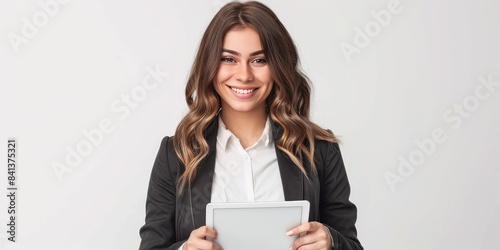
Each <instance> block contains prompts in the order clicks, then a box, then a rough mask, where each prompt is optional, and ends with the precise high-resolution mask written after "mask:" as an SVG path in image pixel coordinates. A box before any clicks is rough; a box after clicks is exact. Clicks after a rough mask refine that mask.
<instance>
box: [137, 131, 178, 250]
mask: <svg viewBox="0 0 500 250" xmlns="http://www.w3.org/2000/svg"><path fill="white" fill-rule="evenodd" d="M171 139H172V138H170V139H169V137H168V136H167V137H165V138H163V140H162V142H161V145H160V150H159V151H158V154H157V156H156V159H155V162H154V165H153V169H152V171H151V177H150V180H149V187H148V193H147V198H146V220H145V224H144V226H142V227H141V229H140V230H139V234H140V236H141V244H140V247H139V249H140V250H153V249H158V250H159V249H162V250H165V249H172V250H174V249H178V248H179V247H180V246H181V245H182V243H184V241H181V242H176V232H175V203H176V181H174V179H175V178H176V177H175V176H174V175H172V171H171V169H170V166H169V164H168V163H169V161H168V156H169V155H171V156H172V154H169V153H168V150H171V151H172V152H173V148H169V147H172V144H171V143H169V140H171Z"/></svg>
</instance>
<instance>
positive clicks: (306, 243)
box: [286, 221, 332, 250]
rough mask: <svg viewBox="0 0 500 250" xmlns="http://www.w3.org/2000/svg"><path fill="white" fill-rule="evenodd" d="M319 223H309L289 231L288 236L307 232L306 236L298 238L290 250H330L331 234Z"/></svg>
mask: <svg viewBox="0 0 500 250" xmlns="http://www.w3.org/2000/svg"><path fill="white" fill-rule="evenodd" d="M327 230H328V229H327V228H326V227H325V226H323V224H321V223H319V222H315V221H313V222H307V223H304V224H302V225H300V226H298V227H295V228H293V229H291V230H290V231H288V232H287V233H286V234H287V235H288V236H293V235H297V234H300V233H305V232H307V234H306V235H304V236H301V237H299V238H297V239H296V240H295V241H294V242H293V244H292V247H290V250H297V249H298V250H330V249H331V248H332V240H331V239H330V232H328V231H327Z"/></svg>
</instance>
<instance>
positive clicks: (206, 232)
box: [191, 226, 217, 239]
mask: <svg viewBox="0 0 500 250" xmlns="http://www.w3.org/2000/svg"><path fill="white" fill-rule="evenodd" d="M191 235H194V236H195V237H197V238H204V237H210V238H212V239H217V232H216V231H215V230H213V229H212V228H210V227H207V226H202V227H200V228H198V229H196V230H194V231H192V232H191Z"/></svg>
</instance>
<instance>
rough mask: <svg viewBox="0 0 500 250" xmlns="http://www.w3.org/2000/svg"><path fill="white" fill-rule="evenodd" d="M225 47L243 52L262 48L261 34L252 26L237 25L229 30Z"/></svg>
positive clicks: (225, 38) (225, 39)
mask: <svg viewBox="0 0 500 250" xmlns="http://www.w3.org/2000/svg"><path fill="white" fill-rule="evenodd" d="M223 47H224V49H230V50H234V51H237V52H239V53H241V54H247V53H251V52H254V51H257V50H262V45H261V42H260V37H259V34H258V33H257V31H256V30H255V29H253V28H250V27H244V28H242V27H236V28H232V29H231V30H229V31H228V32H227V33H226V35H225V36H224V45H223Z"/></svg>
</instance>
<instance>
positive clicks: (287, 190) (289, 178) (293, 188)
mask: <svg viewBox="0 0 500 250" xmlns="http://www.w3.org/2000/svg"><path fill="white" fill-rule="evenodd" d="M272 124H273V139H274V147H275V149H276V157H277V160H278V165H279V169H280V176H281V183H282V185H283V193H284V195H285V200H286V201H293V200H303V199H304V190H303V189H304V183H303V182H304V175H303V174H302V172H301V171H300V169H299V168H298V167H297V166H296V165H295V164H294V163H293V162H292V160H291V159H290V157H288V155H287V154H286V153H285V152H283V151H281V150H280V149H279V148H278V147H277V142H278V139H279V138H280V137H281V136H282V135H283V128H281V127H280V126H279V125H278V124H277V123H276V122H274V121H273V122H272Z"/></svg>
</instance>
